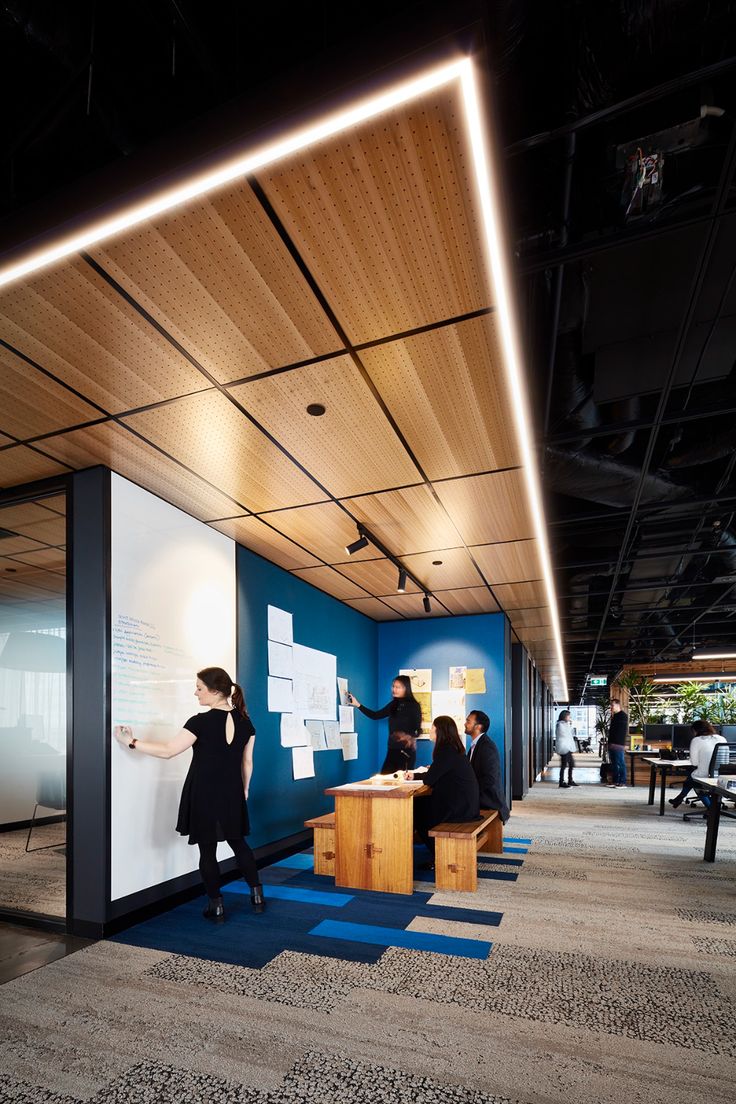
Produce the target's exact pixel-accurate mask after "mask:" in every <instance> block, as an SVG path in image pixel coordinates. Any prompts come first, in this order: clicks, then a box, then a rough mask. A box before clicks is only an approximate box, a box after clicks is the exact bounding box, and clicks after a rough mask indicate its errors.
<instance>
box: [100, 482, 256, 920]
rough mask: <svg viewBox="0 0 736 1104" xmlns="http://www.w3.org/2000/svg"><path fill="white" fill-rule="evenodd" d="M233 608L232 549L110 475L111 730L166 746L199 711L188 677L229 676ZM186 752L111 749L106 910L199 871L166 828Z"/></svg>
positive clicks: (192, 850)
mask: <svg viewBox="0 0 736 1104" xmlns="http://www.w3.org/2000/svg"><path fill="white" fill-rule="evenodd" d="M235 602H236V583H235V544H234V542H233V541H232V540H230V539H229V538H228V537H225V536H223V535H222V533H218V532H216V530H214V529H211V528H209V526H207V525H203V524H202V523H201V522H199V521H195V519H194V518H191V517H189V516H188V515H187V514H184V513H182V511H181V510H177V509H176V507H174V506H170V505H169V504H168V503H167V502H163V501H162V500H161V499H159V498H156V496H155V495H152V494H149V493H148V491H144V490H141V488H140V487H137V486H136V485H135V484H133V483H129V482H128V481H127V480H125V479H122V478H121V477H120V476H117V475H113V477H112V596H111V612H112V723H113V725H116V724H129V725H132V726H133V728H134V730H135V735H137V736H139V737H141V738H143V739H151V740H165V739H168V738H170V737H171V736H173V735H174V734H175V733H176V732H177V731H178V730H179V729H180V728H181V727H182V725H183V724H184V722H185V721H186V720H187V718H189V717H191V716H192V714H193V713H197V712H199V711H200V708H199V704H198V703H197V700H196V698H195V697H194V686H195V680H196V673H197V671H198V670H200V669H201V668H202V667H224V668H225V670H226V671H228V673H229V674H230V676H231V678H233V679H234V678H236V677H237V676H236V673H235V654H236V653H235ZM191 754H192V753H191V752H190V751H187V752H184V754H183V755H179V756H177V757H176V758H174V759H153V758H151V757H150V756H147V755H145V756H144V755H136V753H135V752H134V751H129V750H128V749H127V748H124V747H120V746H119V745H118V744H116V743H113V747H112V764H111V772H112V782H111V789H112V811H111V856H110V861H111V899H112V900H113V901H115V900H118V899H119V898H120V897H126V896H127V895H128V894H130V893H136V892H138V891H140V890H142V889H147V888H149V887H150V886H155V885H158V884H159V883H161V882H165V881H168V879H170V878H175V877H177V876H179V875H181V874H187V873H189V872H190V871H193V870H195V869H196V868H197V864H198V861H199V852H198V849H197V848H196V847H190V846H189V845H188V844H187V842H186V838H185V837H182V836H179V835H178V834H177V833H176V831H175V828H176V818H177V813H178V807H179V797H180V794H181V788H182V783H183V781H184V778H185V776H186V773H187V770H188V769H189V763H190V761H191ZM229 854H230V852H229V850H228V848H227V847H224V849H223V850H222V853H221V857H223V858H224V857H225V856H226V855H229Z"/></svg>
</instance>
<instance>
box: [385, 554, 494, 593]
mask: <svg viewBox="0 0 736 1104" xmlns="http://www.w3.org/2000/svg"><path fill="white" fill-rule="evenodd" d="M435 560H440V561H441V562H440V563H439V564H436V563H435V562H434V561H435ZM403 562H404V563H405V564H406V566H407V567H408V568H409V570H410V571H413V572H414V573H415V574H416V575H417V577H418V578H419V579H421V580H422V582H423V583H424V584H425V585H426V586H427V587H429V589H430V590H455V589H456V588H457V587H474V586H478V585H479V584H480V583H482V582H483V579H482V578H481V575H480V573H479V571H478V569H477V568H476V567H475V565H474V564H473V561H472V560H471V558H470V556H469V554H468V553H467V552H466V551H465V549H464V548H446V549H444V551H442V552H422V553H421V554H420V555H418V556H404V560H403Z"/></svg>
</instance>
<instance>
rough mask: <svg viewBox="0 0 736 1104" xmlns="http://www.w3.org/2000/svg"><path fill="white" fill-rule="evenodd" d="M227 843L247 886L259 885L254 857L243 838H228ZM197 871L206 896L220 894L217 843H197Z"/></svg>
mask: <svg viewBox="0 0 736 1104" xmlns="http://www.w3.org/2000/svg"><path fill="white" fill-rule="evenodd" d="M227 845H228V847H229V848H230V850H231V851H232V853H233V855H235V858H236V860H237V863H238V867H239V868H240V873H241V874H242V875H243V877H244V878H245V880H246V882H247V883H248V885H249V886H257V885H260V882H261V879H260V877H259V874H258V867H257V866H256V857H255V855H254V854H253V852H252V851H251V849H250V847H249V846H248V844H247V843H246V842H245V840H242V839H233V840H228V841H227ZM197 846H198V847H199V873H200V874H201V875H202V881H203V882H204V887H205V889H206V890H207V896H208V897H219V896H220V868H219V867H218V865H217V844H216V843H199V844H197Z"/></svg>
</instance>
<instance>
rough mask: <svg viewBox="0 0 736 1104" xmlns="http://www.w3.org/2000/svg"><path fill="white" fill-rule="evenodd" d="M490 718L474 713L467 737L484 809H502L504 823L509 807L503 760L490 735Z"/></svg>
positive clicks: (466, 726) (466, 728) (501, 814)
mask: <svg viewBox="0 0 736 1104" xmlns="http://www.w3.org/2000/svg"><path fill="white" fill-rule="evenodd" d="M490 723H491V722H490V720H489V719H488V714H487V713H483V712H482V710H480V709H474V710H473V712H472V713H468V715H467V717H466V718H465V734H466V736H469V737H470V741H471V743H470V747H469V748H468V759H469V760H470V765H471V767H472V768H473V770H474V771H475V776H476V778H477V779H478V789H479V790H480V807H481V809H498V814H499V816H500V817H501V821H502V822H503V823H504V824H505V823H506V821H507V820H508V819H509V807H508V805H507V804H506V798H505V796H504V792H503V785H502V783H501V759H500V756H499V754H498V749H497V748H496V745H495V744H494V742H493V740H492V739H491V738H490V736H489V735H488V729H489V727H490Z"/></svg>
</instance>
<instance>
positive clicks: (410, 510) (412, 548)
mask: <svg viewBox="0 0 736 1104" xmlns="http://www.w3.org/2000/svg"><path fill="white" fill-rule="evenodd" d="M345 505H346V506H347V507H348V508H349V509H350V511H351V513H353V514H355V516H356V517H357V518H358V520H359V521H362V522H363V523H364V524H365V525H366V526H367V527H368V529H369V530H370V531H371V532H372V533H373V535H374V536H375V537H377V538H378V540H380V541H382V542H383V544H385V545H386V547H387V548H389V549H390V550H391V552H393V553H394V555H396V556H408V555H410V554H411V553H414V552H425V551H426V550H427V549H432V548H455V547H457V545H458V544H460V543H461V541H460V540H459V537H458V533H457V531H456V529H455V526H454V525H453V524H452V522H451V521H449V520H448V518H447V514H446V513H445V511H444V510H443V509H442V507H441V506H440V505H438V503H437V502H436V501H435V499H434V497H433V495H432V492H431V491H430V490H429V488H428V487H426V486H424V485H422V486H420V487H407V488H405V489H404V490H400V491H386V492H384V493H382V494H375V495H366V496H364V497H363V498H353V499H349V500H348V501H347V502H346V503H345ZM373 555H375V552H374V553H373ZM342 558H343V559H345V556H343V557H342ZM436 558H437V559H441V558H442V557H441V556H438V557H436Z"/></svg>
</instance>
